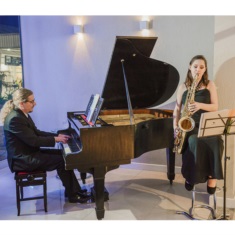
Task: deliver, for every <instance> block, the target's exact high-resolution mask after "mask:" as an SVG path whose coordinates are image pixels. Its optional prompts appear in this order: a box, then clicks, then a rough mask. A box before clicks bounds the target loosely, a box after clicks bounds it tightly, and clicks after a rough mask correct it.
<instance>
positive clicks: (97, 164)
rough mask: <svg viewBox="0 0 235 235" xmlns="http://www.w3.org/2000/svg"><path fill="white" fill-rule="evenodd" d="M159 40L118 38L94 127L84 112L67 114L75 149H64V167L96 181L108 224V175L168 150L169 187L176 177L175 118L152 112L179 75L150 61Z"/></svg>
mask: <svg viewBox="0 0 235 235" xmlns="http://www.w3.org/2000/svg"><path fill="white" fill-rule="evenodd" d="M156 40H157V38H155V37H117V39H116V43H115V47H114V51H113V55H112V59H111V63H110V67H109V71H108V75H107V78H106V82H105V85H104V89H103V92H102V98H104V102H103V106H102V110H101V111H100V113H99V117H98V119H97V121H96V123H95V125H90V124H89V123H87V122H86V121H85V120H84V118H82V117H83V116H84V113H85V111H75V112H68V113H67V116H68V121H69V129H68V130H66V132H67V133H68V132H69V133H71V134H72V136H73V138H72V141H73V142H74V143H73V144H74V145H75V148H73V150H70V151H67V150H66V149H67V147H65V146H63V147H62V148H63V149H64V159H65V167H66V169H68V170H70V169H78V170H79V171H80V172H89V173H91V174H92V175H93V179H94V190H95V203H96V215H97V218H98V219H102V218H104V213H105V210H104V188H105V174H106V173H107V172H108V171H110V170H112V169H115V168H118V167H119V166H120V165H123V164H129V163H131V159H133V158H137V157H139V156H141V155H142V154H143V153H145V152H148V151H152V150H156V149H162V148H166V156H167V169H168V170H167V175H168V179H169V180H170V183H172V182H173V180H174V177H175V172H174V168H175V154H174V153H173V151H172V148H173V142H174V139H173V120H172V113H173V112H172V110H161V109H154V108H151V107H154V106H157V105H160V104H162V103H163V102H165V101H166V100H168V99H169V98H170V97H171V96H172V95H173V93H174V92H175V90H176V88H177V86H178V82H179V74H178V71H177V70H176V69H175V68H174V67H173V66H172V65H170V64H167V63H164V62H161V61H157V60H154V59H151V58H149V56H150V54H151V52H152V49H153V47H154V45H155V42H156ZM121 60H122V61H124V67H123V68H124V70H125V75H123V71H122V65H121ZM123 76H126V80H127V84H128V90H129V94H128V95H129V98H130V100H131V106H132V108H133V110H132V114H133V116H134V123H130V122H131V120H130V108H129V107H128V104H127V93H126V87H125V84H124V80H123ZM71 146H72V144H71ZM71 146H70V147H71Z"/></svg>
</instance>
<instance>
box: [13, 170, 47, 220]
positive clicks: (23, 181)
mask: <svg viewBox="0 0 235 235" xmlns="http://www.w3.org/2000/svg"><path fill="white" fill-rule="evenodd" d="M46 177H47V173H46V172H44V171H35V172H25V171H19V172H15V181H16V203H17V211H18V213H17V215H18V216H19V215H20V202H21V201H28V200H37V199H44V210H45V212H47V182H46ZM40 185H42V186H43V195H41V196H30V197H24V187H29V186H40Z"/></svg>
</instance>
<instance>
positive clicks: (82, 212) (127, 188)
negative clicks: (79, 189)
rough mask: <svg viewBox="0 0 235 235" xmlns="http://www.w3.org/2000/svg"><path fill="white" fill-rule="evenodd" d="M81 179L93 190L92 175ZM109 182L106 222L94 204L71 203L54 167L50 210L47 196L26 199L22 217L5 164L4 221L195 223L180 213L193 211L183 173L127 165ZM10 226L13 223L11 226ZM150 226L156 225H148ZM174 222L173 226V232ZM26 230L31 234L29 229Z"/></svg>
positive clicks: (0, 177)
mask: <svg viewBox="0 0 235 235" xmlns="http://www.w3.org/2000/svg"><path fill="white" fill-rule="evenodd" d="M2 162H4V161H2ZM6 165H7V164H6ZM75 173H76V174H77V176H78V177H79V174H78V172H77V171H75ZM79 182H80V184H81V185H82V186H83V187H85V188H87V189H88V190H89V189H90V188H91V187H92V186H93V179H92V177H89V178H88V179H87V180H86V184H85V185H83V184H82V183H81V181H79ZM105 182H106V188H107V190H108V191H109V197H110V200H109V201H108V202H105V210H106V211H105V217H104V219H103V220H102V222H101V221H97V219H96V214H95V204H94V203H88V204H71V203H68V202H67V200H66V199H65V198H64V189H63V187H62V184H61V182H60V180H58V179H57V178H56V172H55V171H53V172H48V173H47V186H48V190H47V195H48V212H47V213H45V212H44V207H43V200H34V201H25V202H21V215H20V216H17V209H16V196H15V180H14V174H12V173H11V172H10V170H9V169H8V167H7V166H6V167H3V168H2V169H1V170H0V208H1V209H0V222H1V223H3V222H4V221H5V222H9V221H14V222H18V221H21V222H22V221H34V222H36V221H50V222H51V223H53V221H54V222H57V223H56V227H58V226H61V225H62V224H61V223H58V221H60V222H61V221H73V223H75V227H76V226H77V225H78V227H79V226H80V225H81V222H82V221H83V222H84V223H83V225H84V226H85V227H86V226H88V228H89V230H91V229H92V227H93V226H90V225H91V221H93V222H95V227H96V226H98V227H99V226H100V225H101V224H102V225H104V223H105V222H104V221H113V222H114V221H115V222H117V221H119V222H122V223H124V224H125V220H126V221H129V222H130V221H132V222H134V221H139V222H141V223H139V222H138V223H137V224H136V223H135V227H138V225H140V224H142V222H143V221H145V222H147V221H148V222H154V227H155V226H159V221H161V222H162V223H161V224H160V225H161V226H163V225H164V226H167V225H165V223H164V222H166V221H171V222H173V220H175V221H178V222H179V221H181V222H182V221H188V223H190V222H189V221H190V220H189V219H188V218H187V217H185V216H184V215H179V214H177V213H176V211H188V210H189V208H190V207H191V192H188V191H186V190H185V188H184V179H183V178H182V176H181V175H180V174H176V177H175V180H174V182H173V185H170V183H169V181H168V180H167V177H166V173H165V172H154V171H144V170H137V169H130V168H128V166H126V167H120V168H118V169H116V170H113V171H110V172H108V173H107V174H106V181H105ZM199 188H200V189H205V188H206V185H204V184H201V185H199ZM41 190H42V188H41V186H37V187H29V188H27V190H26V191H25V193H26V194H27V193H28V194H30V195H34V194H40V192H41ZM197 201H198V202H199V203H200V204H207V203H208V202H209V197H208V195H199V196H198V197H197ZM219 213H220V214H222V208H218V216H219ZM229 213H230V220H234V215H233V210H230V211H229ZM195 215H196V216H197V218H199V219H202V220H206V219H210V213H209V211H208V210H206V209H200V210H196V212H195ZM87 221H89V222H90V223H89V225H87V224H86V222H87ZM97 222H98V223H99V224H97ZM193 222H195V221H193ZM7 224H8V223H7ZM119 224H120V223H119ZM180 224H181V223H180ZM57 225H58V226H57ZM109 225H110V223H109ZM128 225H130V223H128ZM0 226H1V224H0ZM115 226H116V225H115ZM184 226H185V225H184ZM7 227H8V228H9V225H7ZM56 227H54V228H56ZM148 227H151V226H149V225H148ZM159 227H160V226H159ZM170 227H171V226H170ZM170 227H169V226H168V228H167V229H168V231H169V229H171V228H170ZM96 228H97V227H96ZM116 229H117V230H118V229H121V227H119V226H118V227H117V228H116ZM116 229H115V231H117V230H116ZM60 231H63V229H62V230H60ZM77 231H79V230H77ZM138 231H140V230H138ZM146 231H147V230H146ZM1 234H2V233H1ZM5 234H6V233H5ZM5 234H4V235H5ZM9 234H11V233H9ZM18 234H19V233H17V235H18ZM23 234H24V235H26V233H25V231H24V233H23ZM32 234H36V233H32ZM57 234H59V233H57ZM96 234H97V232H96ZM102 234H104V233H102ZM110 234H111V233H110ZM137 234H138V233H137ZM181 234H182V233H181Z"/></svg>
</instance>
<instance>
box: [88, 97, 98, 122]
mask: <svg viewBox="0 0 235 235" xmlns="http://www.w3.org/2000/svg"><path fill="white" fill-rule="evenodd" d="M99 98H100V95H99V94H95V95H93V100H92V104H91V105H90V108H89V110H88V114H87V117H86V119H87V121H88V122H90V121H91V119H92V117H93V114H94V111H95V108H96V106H97V103H98V101H99ZM90 100H91V99H90ZM89 103H90V102H89Z"/></svg>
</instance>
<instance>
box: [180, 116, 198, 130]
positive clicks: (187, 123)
mask: <svg viewBox="0 0 235 235" xmlns="http://www.w3.org/2000/svg"><path fill="white" fill-rule="evenodd" d="M178 125H179V128H180V129H181V130H182V131H185V132H189V131H191V130H193V129H194V127H195V121H194V120H193V119H192V118H191V117H189V116H185V117H182V118H181V119H180V120H179V122H178Z"/></svg>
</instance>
